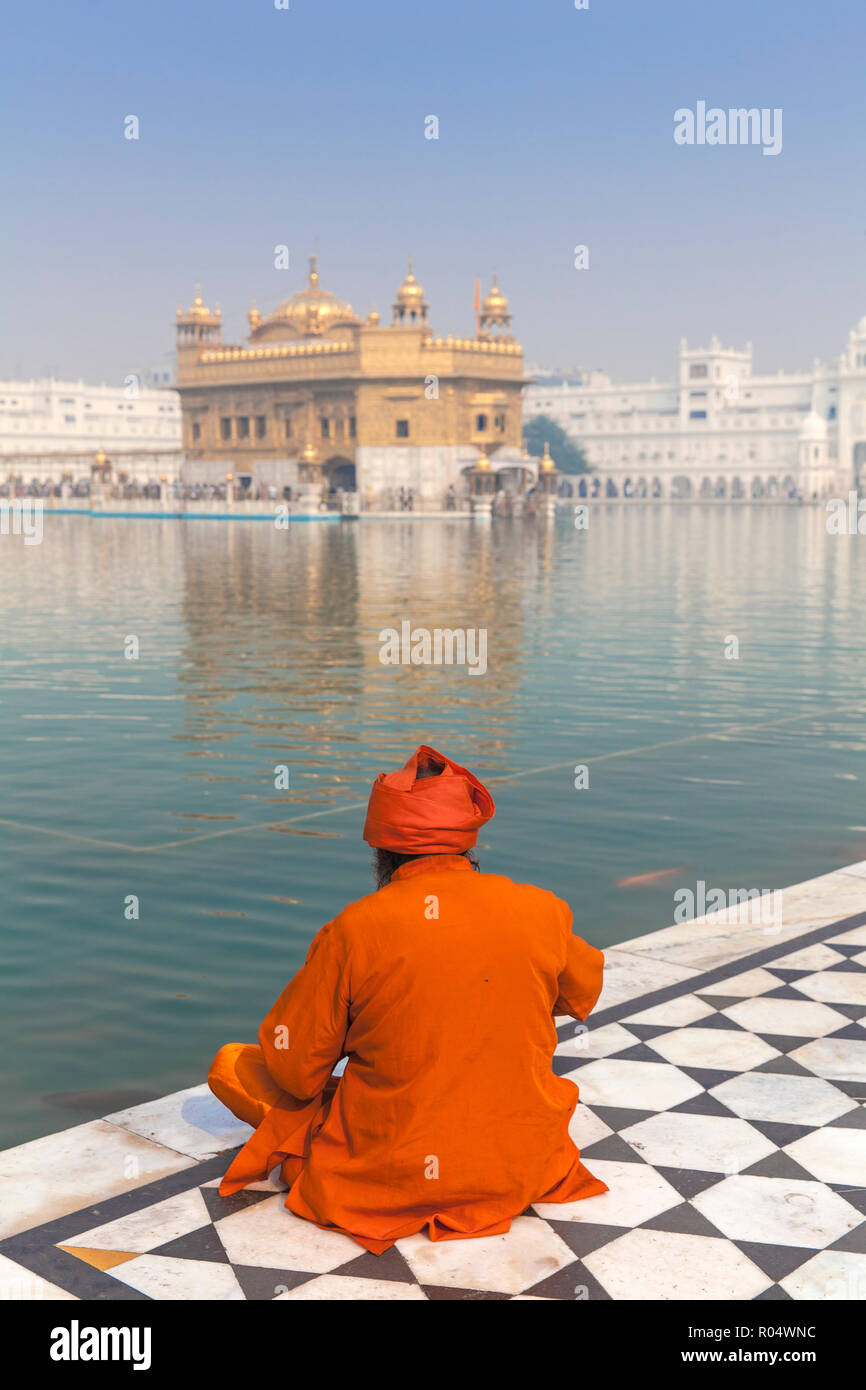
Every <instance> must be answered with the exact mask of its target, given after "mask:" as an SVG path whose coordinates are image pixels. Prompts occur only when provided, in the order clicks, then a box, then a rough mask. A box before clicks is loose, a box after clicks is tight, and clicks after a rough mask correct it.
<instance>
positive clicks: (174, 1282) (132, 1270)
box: [109, 1255, 245, 1303]
mask: <svg viewBox="0 0 866 1390" xmlns="http://www.w3.org/2000/svg"><path fill="white" fill-rule="evenodd" d="M109 1272H110V1274H111V1277H112V1278H113V1279H118V1280H120V1282H121V1284H128V1285H129V1287H130V1288H132V1289H138V1291H139V1293H144V1294H147V1296H148V1298H154V1299H156V1300H157V1301H159V1302H163V1301H171V1300H177V1299H183V1300H184V1301H188V1300H201V1301H207V1302H209V1303H210V1302H230V1303H240V1302H243V1301H244V1297H245V1296H244V1291H243V1289H242V1288H241V1286H240V1284H239V1283H238V1281H237V1279H236V1278H235V1274H234V1271H233V1270H232V1268H231V1266H230V1265H226V1264H220V1263H218V1262H217V1261H216V1260H181V1259H178V1258H177V1257H176V1256H174V1255H139V1256H138V1258H137V1259H135V1260H127V1261H126V1263H125V1264H121V1265H114V1267H113V1268H112V1269H111V1270H110V1271H109Z"/></svg>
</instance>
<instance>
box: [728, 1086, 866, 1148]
mask: <svg viewBox="0 0 866 1390" xmlns="http://www.w3.org/2000/svg"><path fill="white" fill-rule="evenodd" d="M710 1095H711V1096H712V1097H713V1098H714V1099H715V1100H719V1101H721V1103H722V1105H725V1106H727V1108H728V1109H729V1110H733V1112H734V1114H735V1115H740V1116H742V1118H743V1119H744V1120H764V1121H767V1122H771V1123H777V1124H789V1125H826V1124H827V1123H828V1122H829V1121H830V1120H836V1119H838V1118H839V1116H840V1115H844V1114H846V1112H847V1111H849V1110H850V1109H851V1106H852V1103H853V1102H852V1101H851V1100H849V1098H848V1097H847V1096H845V1095H843V1094H842V1092H841V1091H839V1090H838V1089H837V1088H836V1087H835V1086H833V1085H831V1084H830V1082H829V1081H822V1080H821V1079H820V1077H813V1076H787V1075H785V1074H784V1073H782V1072H769V1071H751V1072H745V1073H744V1074H743V1075H742V1076H732V1077H731V1078H730V1079H729V1080H728V1081H722V1082H720V1084H719V1085H718V1086H713V1087H712V1089H711V1090H710ZM864 1133H866V1131H864Z"/></svg>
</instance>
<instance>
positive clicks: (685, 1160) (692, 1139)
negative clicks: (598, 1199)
mask: <svg viewBox="0 0 866 1390" xmlns="http://www.w3.org/2000/svg"><path fill="white" fill-rule="evenodd" d="M621 1134H622V1138H623V1139H624V1140H625V1141H626V1143H627V1144H630V1145H631V1147H632V1148H633V1149H634V1150H635V1152H636V1153H638V1154H640V1156H641V1158H644V1159H646V1161H647V1163H654V1164H658V1166H659V1167H661V1168H696V1169H697V1170H698V1171H699V1172H702V1173H740V1172H742V1170H743V1169H744V1168H750V1167H751V1165H752V1164H753V1163H757V1162H758V1161H759V1160H760V1159H762V1158H766V1157H767V1156H768V1154H771V1153H774V1152H775V1149H776V1146H775V1144H774V1143H772V1141H771V1140H769V1139H765V1138H764V1136H763V1134H761V1133H759V1131H758V1130H756V1129H753V1128H752V1126H751V1125H750V1124H747V1123H746V1121H745V1120H734V1119H728V1118H727V1117H726V1116H724V1115H687V1114H682V1113H679V1114H673V1113H671V1112H667V1113H666V1114H662V1115H650V1117H649V1118H648V1119H646V1120H639V1121H638V1123H637V1124H634V1125H629V1126H628V1128H627V1129H624V1130H622V1131H621ZM591 1163H592V1160H590V1165H591Z"/></svg>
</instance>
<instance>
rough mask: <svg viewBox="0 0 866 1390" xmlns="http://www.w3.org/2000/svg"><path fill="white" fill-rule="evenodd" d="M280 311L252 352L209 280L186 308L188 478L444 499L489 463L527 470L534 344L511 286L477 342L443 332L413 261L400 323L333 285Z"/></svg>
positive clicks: (183, 377)
mask: <svg viewBox="0 0 866 1390" xmlns="http://www.w3.org/2000/svg"><path fill="white" fill-rule="evenodd" d="M309 265H310V268H309V277H308V282H307V285H306V286H305V287H304V289H302V290H299V291H298V292H297V293H296V294H293V295H292V296H291V297H290V298H289V299H286V300H284V301H283V302H282V303H281V304H279V305H277V307H276V308H275V309H274V310H273V312H272V313H270V314H262V313H260V312H259V310H258V308H257V307H256V306H255V305H253V306H252V308H251V309H250V311H249V314H248V322H249V337H248V339H247V343H246V345H245V346H229V345H228V344H225V343H223V341H222V315H221V312H220V310H219V309H215V310H214V311H213V312H211V310H210V309H209V308H208V307H207V305H206V304H204V302H203V300H202V297H201V292H200V289H199V287H198V286H196V296H195V299H194V301H193V303H192V304H191V305H190V307H189V309H187V310H186V312H184V311H183V310H181V309H178V311H177V359H178V390H179V392H180V396H181V402H182V412H183V447H184V452H185V459H186V462H185V465H184V471H185V475H186V476H187V477H188V478H190V479H201V480H205V479H206V478H207V479H209V480H212V481H217V480H221V479H222V478H223V477H225V475H226V471H230V472H231V473H232V474H233V475H234V476H235V477H236V478H238V479H239V480H246V479H248V480H249V484H250V485H251V486H259V485H261V484H262V483H271V482H274V483H277V484H280V485H285V484H288V485H292V484H297V483H299V482H300V483H301V484H306V485H310V484H316V483H317V482H318V483H319V484H320V485H321V486H323V487H324V488H326V489H327V488H334V487H341V488H344V489H346V490H349V491H358V492H359V493H360V495H361V497H362V498H365V499H368V500H369V499H371V498H373V497H377V496H380V495H382V494H383V493H384V492H386V491H387V490H388V489H395V488H399V487H406V488H412V490H413V492H415V493H416V494H417V495H419V496H421V497H426V498H430V499H435V498H441V497H442V496H443V494H444V493H445V492H446V491H447V490H448V489H449V488H457V487H459V486H460V484H461V480H462V479H463V475H464V474H465V473H466V472H467V471H468V470H469V469H471V468H472V467H473V466H475V465H477V463H478V462H479V460H482V461H483V460H486V459H490V460H491V463H492V464H493V466H494V467H496V466H498V465H508V466H510V467H512V468H514V467H519V462H520V458H521V451H520V444H521V393H522V390H523V386H524V384H525V380H524V375H523V350H522V348H521V347H520V345H519V343H517V342H515V340H514V338H513V336H512V333H511V313H510V311H509V306H508V300H507V299H506V297H505V295H504V294H503V293H502V291H501V289H500V288H499V285H498V283H497V279H496V275H495V272H494V276H493V284H492V288H491V289H490V292H489V293H488V294H487V296H486V298H485V299H484V300H483V302H481V303H479V302H478V298H479V297H478V291H477V290H476V334H475V336H474V337H471V338H460V337H453V336H450V335H449V336H448V337H444V338H443V337H440V336H438V335H437V334H435V333H434V331H433V330H432V328H431V327H430V323H429V319H428V315H429V305H428V303H427V300H426V297H425V294H424V289H423V287H422V286H421V285H420V284H419V283H418V280H417V279H416V277H415V272H414V268H413V265H412V261H411V258H410V260H409V268H408V271H407V274H406V276H405V278H404V280H403V282H402V283H401V285H400V286H399V288H398V290H397V292H396V295H395V298H394V303H393V305H392V318H391V322H390V324H382V323H381V321H380V318H379V315H378V313H377V312H376V311H375V309H371V311H370V313H369V314H368V315H367V317H366V318H363V319H362V318H361V317H359V316H358V315H357V314H356V313H355V312H354V310H353V309H352V306H351V305H350V304H348V303H346V302H345V301H343V300H341V299H338V298H337V297H336V295H334V294H332V293H331V292H330V291H329V290H325V289H323V288H322V286H321V285H320V283H319V271H318V263H317V257H316V256H311V257H310V262H309Z"/></svg>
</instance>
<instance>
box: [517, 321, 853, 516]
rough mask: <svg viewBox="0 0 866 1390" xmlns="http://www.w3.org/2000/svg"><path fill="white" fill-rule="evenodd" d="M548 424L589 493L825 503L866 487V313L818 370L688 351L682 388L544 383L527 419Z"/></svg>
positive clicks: (534, 392) (715, 348)
mask: <svg viewBox="0 0 866 1390" xmlns="http://www.w3.org/2000/svg"><path fill="white" fill-rule="evenodd" d="M539 414H542V415H548V416H550V417H551V418H552V419H554V420H555V421H556V422H557V423H558V424H559V425H561V426H562V428H563V429H564V430H566V431H567V433H568V434H569V435H570V436H571V437H572V438H573V439H574V440H575V442H576V443H578V444H580V445H581V446H582V447H583V449H584V450H585V452H586V455H587V458H588V459H589V462H590V464H592V465H593V468H594V470H595V472H594V473H593V475H592V476H591V478H590V479H588V480H587V479H581V480H580V485H579V487H578V486H577V480H575V486H576V490H577V491H578V492H579V494H580V495H590V496H610V497H656V498H669V497H681V498H687V497H705V498H743V499H761V498H767V497H780V496H801V497H804V498H809V499H811V498H815V497H825V496H829V495H835V494H837V493H839V492H840V491H841V492H842V493H844V492H846V491H847V490H848V488H849V487H851V488H854V487H857V486H858V483H859V482H860V480H861V479H862V480H863V481H864V484H866V476H864V475H866V316H864V317H863V318H862V319H861V320H860V321H859V323H858V324H857V326H856V328H853V329H852V330H851V333H850V334H849V338H848V344H847V346H846V348H845V350H844V351H843V352H842V354H841V355H840V356H839V357H838V358H837V359H836V360H835V361H833V362H831V363H822V362H817V361H816V362H815V364H814V366H813V368H812V370H811V371H810V372H802V373H787V372H781V371H780V372H778V373H777V374H776V375H775V376H756V375H754V374H753V372H752V346H751V344H750V343H749V344H747V345H746V348H745V349H744V350H743V351H737V350H736V349H734V348H724V347H722V346H721V344H720V343H719V342H718V340H717V339H716V338H713V340H712V342H711V343H710V345H709V347H708V348H690V347H689V346H688V344H687V343H686V341H685V339H683V340H682V342H681V343H680V355H679V373H678V376H677V379H676V380H675V381H655V380H652V381H648V382H639V383H637V384H628V385H619V384H617V383H615V382H613V381H611V379H610V378H609V377H608V376H605V375H604V374H603V373H601V372H592V373H589V372H586V373H583V374H581V376H580V377H579V378H578V379H577V380H574V379H573V380H565V381H559V382H554V381H553V380H551V379H550V378H548V379H547V380H537V381H536V382H535V383H534V384H533V385H532V386H530V387H528V388H527V391H526V395H525V397H524V418H531V417H532V416H533V415H539Z"/></svg>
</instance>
